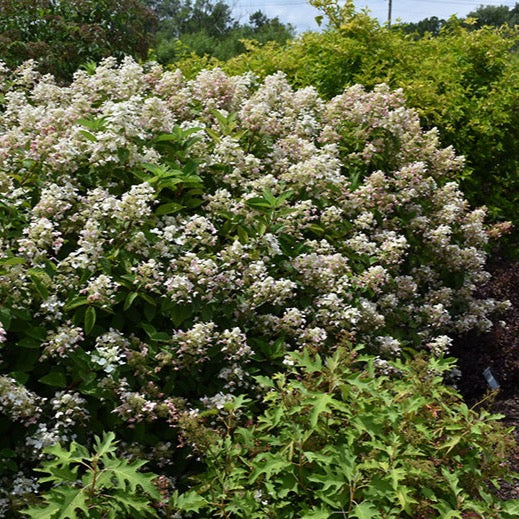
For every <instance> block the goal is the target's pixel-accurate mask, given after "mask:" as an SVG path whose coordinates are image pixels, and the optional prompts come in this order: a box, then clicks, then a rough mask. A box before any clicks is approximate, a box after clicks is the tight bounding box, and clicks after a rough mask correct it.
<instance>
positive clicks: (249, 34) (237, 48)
mask: <svg viewBox="0 0 519 519" xmlns="http://www.w3.org/2000/svg"><path fill="white" fill-rule="evenodd" d="M144 3H145V4H147V5H148V6H149V7H150V8H151V9H152V10H153V12H154V13H155V14H156V15H157V18H158V20H159V24H158V30H157V33H156V38H155V45H156V47H155V51H156V57H157V59H158V60H159V61H160V62H162V63H170V62H172V61H175V59H176V58H177V57H178V56H179V54H180V53H182V52H183V50H184V49H186V48H187V49H188V50H189V51H192V52H195V53H196V54H198V55H200V56H203V55H206V54H207V55H209V56H213V57H215V58H218V59H220V60H226V59H229V58H231V57H233V56H236V55H238V54H240V53H242V52H244V51H245V46H244V45H243V43H242V40H256V41H257V42H259V43H266V42H267V41H276V42H278V43H285V42H286V41H287V40H289V39H291V38H293V37H294V35H295V29H294V27H292V26H291V25H290V24H285V23H282V22H281V21H280V20H279V18H278V17H275V18H269V17H267V16H266V15H265V14H264V13H263V12H262V11H256V12H255V13H253V14H252V15H250V17H249V20H248V23H240V22H239V21H238V20H236V19H235V18H234V17H233V14H232V8H231V7H230V6H229V4H227V3H226V2H225V1H223V0H216V1H215V0H194V1H193V0H144ZM179 43H180V45H179Z"/></svg>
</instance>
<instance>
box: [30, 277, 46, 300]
mask: <svg viewBox="0 0 519 519" xmlns="http://www.w3.org/2000/svg"><path fill="white" fill-rule="evenodd" d="M29 277H30V278H31V281H32V282H33V283H34V286H35V287H36V291H37V292H38V294H39V295H40V297H41V298H42V299H44V300H45V299H47V298H48V297H49V291H48V290H47V287H46V286H45V285H44V284H43V283H42V281H41V278H40V276H38V275H37V274H29Z"/></svg>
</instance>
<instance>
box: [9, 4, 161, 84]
mask: <svg viewBox="0 0 519 519" xmlns="http://www.w3.org/2000/svg"><path fill="white" fill-rule="evenodd" d="M155 23H156V19H155V15H154V14H153V12H152V11H151V10H150V9H148V8H147V7H146V6H144V5H143V4H142V3H141V2H140V1H139V0H122V1H121V0H63V1H60V2H54V1H52V0H0V59H2V60H3V61H5V62H6V63H7V65H8V66H10V67H16V66H18V65H20V64H21V63H22V62H23V61H25V60H28V59H35V60H37V61H38V62H39V64H40V70H41V71H42V72H45V73H52V74H54V75H55V76H56V77H57V78H58V79H61V80H69V79H70V78H71V77H72V74H73V72H74V71H75V70H77V68H78V67H79V66H80V65H81V64H83V63H85V62H87V61H99V60H100V59H102V58H104V57H107V56H116V57H122V56H124V55H125V54H129V55H132V56H135V57H141V58H144V57H145V56H146V55H147V52H148V46H149V43H150V38H151V37H152V31H153V30H154V27H155Z"/></svg>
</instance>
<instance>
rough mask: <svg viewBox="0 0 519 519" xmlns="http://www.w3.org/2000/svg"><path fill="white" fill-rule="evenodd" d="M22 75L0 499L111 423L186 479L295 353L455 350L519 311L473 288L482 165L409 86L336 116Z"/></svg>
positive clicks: (9, 126) (5, 250)
mask: <svg viewBox="0 0 519 519" xmlns="http://www.w3.org/2000/svg"><path fill="white" fill-rule="evenodd" d="M0 74H1V79H0V91H1V92H2V96H3V97H2V98H1V99H2V101H1V103H2V105H1V108H0V196H1V198H0V308H1V309H0V323H1V327H0V348H1V349H0V355H1V364H0V412H1V413H2V414H1V417H0V431H1V432H2V433H3V434H2V437H1V438H2V439H1V440H0V447H2V448H5V450H3V451H0V452H4V453H7V454H8V455H9V456H10V458H9V459H10V463H8V464H5V465H2V467H3V468H2V469H0V471H2V474H1V476H3V477H4V478H6V479H5V481H4V482H3V483H2V485H1V487H2V488H5V489H8V488H9V483H8V481H7V480H8V479H9V478H10V476H11V475H12V474H13V473H18V472H19V471H21V472H22V473H23V471H24V470H28V467H30V466H31V463H32V462H33V461H34V460H37V459H38V458H39V457H40V456H41V450H42V449H43V448H44V447H45V446H47V445H49V444H52V443H57V442H59V441H66V440H67V439H69V440H70V439H78V441H82V440H85V439H88V438H89V437H90V436H91V435H93V433H100V432H101V431H103V430H113V431H116V432H117V434H118V435H119V437H120V438H121V439H123V440H124V441H125V448H126V450H127V452H128V453H137V454H138V455H140V456H144V457H146V459H149V460H152V461H153V463H155V464H156V466H158V467H160V468H161V470H163V471H164V474H166V475H169V476H171V475H176V476H178V475H180V474H182V473H183V472H185V471H188V470H189V469H188V468H187V465H186V463H187V461H186V460H188V459H189V457H190V456H193V449H195V452H196V450H197V449H198V450H200V447H201V446H203V445H204V442H207V441H210V437H208V436H207V435H208V434H209V433H207V428H200V427H199V424H200V422H201V421H202V422H205V424H206V425H207V424H208V423H213V424H214V426H215V427H218V426H219V424H220V423H221V422H220V421H219V418H218V417H219V416H220V415H221V414H222V413H225V409H224V408H225V405H224V404H225V402H228V401H229V399H230V395H231V394H233V393H243V392H244V391H247V392H249V393H250V394H251V395H254V391H255V387H254V386H255V382H254V379H253V376H254V375H257V374H261V373H263V374H271V373H273V372H274V370H275V369H276V368H278V367H280V366H281V365H282V363H283V361H284V359H285V361H286V358H285V354H286V352H288V351H293V350H299V349H302V348H304V347H307V348H310V350H312V351H316V352H317V351H321V352H325V351H326V350H327V349H328V348H329V347H330V346H331V345H334V344H337V343H338V342H341V341H355V342H362V343H363V344H365V345H366V348H368V350H369V351H371V352H372V353H374V354H376V355H379V356H380V357H382V358H383V357H388V356H389V357H391V356H398V355H400V354H401V353H402V352H403V351H406V350H409V351H413V350H416V349H427V350H431V351H432V352H434V353H435V354H436V355H441V354H442V353H443V352H445V351H446V350H447V348H448V345H449V342H450V338H449V335H450V334H452V333H455V332H463V331H466V330H468V329H471V328H474V327H480V328H483V329H486V328H488V327H489V326H490V325H491V322H490V320H489V315H490V314H491V313H492V312H494V311H496V310H499V309H500V308H501V307H502V306H503V304H502V303H499V302H497V301H494V300H491V299H478V298H477V297H476V296H475V295H474V292H475V289H476V287H477V286H478V285H480V284H481V283H482V282H484V281H485V280H486V279H487V278H488V274H487V273H486V272H485V271H484V263H485V252H484V247H485V244H486V242H487V239H488V235H489V230H488V229H487V228H486V226H485V224H484V217H485V212H484V210H483V209H475V210H473V209H471V208H469V206H468V204H467V202H466V200H465V199H464V197H463V194H462V193H461V192H460V190H459V189H458V186H457V185H456V183H455V182H453V181H452V180H451V179H452V177H453V175H454V174H455V173H456V172H457V171H459V170H460V168H462V167H463V159H462V158H461V157H458V156H456V154H455V152H454V150H452V149H451V148H441V147H440V145H439V138H438V135H437V132H436V131H428V132H424V131H422V130H421V128H420V125H419V120H418V117H417V115H416V113H415V112H414V111H412V110H409V109H407V108H406V107H405V104H404V99H403V96H402V92H401V91H394V92H392V91H390V90H389V89H388V87H387V86H385V85H380V86H378V87H377V88H375V89H374V90H373V91H372V92H367V91H365V90H364V89H363V88H362V87H360V86H354V87H351V88H348V89H347V90H345V92H344V93H343V94H342V95H340V96H338V97H336V98H334V99H333V100H332V101H330V102H328V103H326V102H324V101H323V100H322V99H321V98H320V97H319V96H318V95H317V93H316V91H315V90H314V89H313V88H305V89H303V90H298V91H294V90H293V89H292V88H291V87H290V86H289V85H288V83H287V81H286V80H285V77H284V76H283V75H282V74H276V75H273V76H270V77H268V78H266V79H265V81H264V82H262V83H258V82H257V81H256V80H255V78H254V77H253V76H252V75H245V76H238V77H229V76H226V75H225V74H224V73H223V72H222V71H221V70H218V69H216V70H212V71H202V72H201V73H200V74H199V75H198V77H197V78H196V79H194V80H191V81H187V80H186V79H185V78H184V77H183V76H182V75H181V73H180V72H178V71H177V72H164V71H163V70H162V69H161V67H159V66H158V65H154V64H151V65H147V66H145V67H142V66H141V65H138V64H137V63H135V62H134V61H132V60H131V59H127V60H125V61H124V62H123V63H122V64H120V65H118V64H117V63H116V62H115V60H112V59H107V60H105V61H104V62H103V63H102V64H100V65H99V66H98V67H97V69H96V70H95V72H93V73H92V74H90V75H89V74H87V73H86V72H84V71H79V72H77V73H76V74H75V78H74V81H73V82H72V83H71V84H70V86H66V87H63V86H58V85H57V84H56V83H55V81H54V79H53V78H52V77H51V76H40V75H39V74H38V73H37V72H35V70H34V68H33V67H32V65H31V63H27V64H25V65H23V66H22V67H20V68H19V69H18V70H17V71H16V73H15V74H14V75H10V73H9V72H8V71H7V70H6V69H5V68H3V69H0ZM211 420H212V422H211ZM209 436H210V434H209ZM7 454H6V455H7ZM195 455H196V454H195ZM27 488H29V487H27Z"/></svg>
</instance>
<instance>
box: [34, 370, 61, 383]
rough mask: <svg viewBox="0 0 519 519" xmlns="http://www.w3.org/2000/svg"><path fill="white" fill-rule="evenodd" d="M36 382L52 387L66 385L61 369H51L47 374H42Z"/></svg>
mask: <svg viewBox="0 0 519 519" xmlns="http://www.w3.org/2000/svg"><path fill="white" fill-rule="evenodd" d="M38 382H41V383H42V384H45V385H47V386H52V387H67V378H66V377H65V374H64V373H63V372H62V371H58V370H56V371H51V372H50V373H48V374H47V375H44V376H43V377H41V378H40V379H38Z"/></svg>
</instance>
